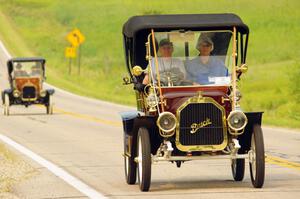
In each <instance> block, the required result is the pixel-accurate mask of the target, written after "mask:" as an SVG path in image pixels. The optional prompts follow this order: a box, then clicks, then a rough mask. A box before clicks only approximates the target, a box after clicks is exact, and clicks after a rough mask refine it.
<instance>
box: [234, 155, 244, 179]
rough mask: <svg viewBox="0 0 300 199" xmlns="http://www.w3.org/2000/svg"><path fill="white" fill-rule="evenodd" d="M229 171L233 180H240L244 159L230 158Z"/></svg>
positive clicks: (242, 177) (242, 176)
mask: <svg viewBox="0 0 300 199" xmlns="http://www.w3.org/2000/svg"><path fill="white" fill-rule="evenodd" d="M231 171H232V176H233V179H234V180H235V181H242V180H243V179H244V174H245V159H232V160H231Z"/></svg>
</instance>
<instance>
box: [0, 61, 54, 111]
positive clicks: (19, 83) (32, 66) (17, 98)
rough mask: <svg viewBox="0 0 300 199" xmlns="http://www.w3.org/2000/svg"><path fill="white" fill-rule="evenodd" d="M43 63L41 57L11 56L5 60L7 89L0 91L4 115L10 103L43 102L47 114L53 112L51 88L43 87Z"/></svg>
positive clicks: (26, 104)
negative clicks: (0, 92)
mask: <svg viewBox="0 0 300 199" xmlns="http://www.w3.org/2000/svg"><path fill="white" fill-rule="evenodd" d="M45 63H46V60H45V59H43V58H36V57H28V58H12V59H10V60H8V61H7V70H8V80H9V85H10V88H9V89H5V90H4V91H2V102H3V106H4V115H9V108H10V106H11V105H25V107H28V106H29V105H32V104H43V105H45V106H46V112H47V114H52V113H53V102H52V95H53V94H54V90H53V89H44V88H43V82H44V80H45Z"/></svg>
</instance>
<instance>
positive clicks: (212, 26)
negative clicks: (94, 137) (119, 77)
mask: <svg viewBox="0 0 300 199" xmlns="http://www.w3.org/2000/svg"><path fill="white" fill-rule="evenodd" d="M248 36H249V29H248V26H247V25H246V24H244V23H243V22H242V20H241V19H240V17H238V16H237V15H235V14H189V15H148V16H134V17H131V18H130V19H129V20H128V21H127V22H126V23H125V24H124V26H123V39H124V50H125V58H126V65H127V69H128V73H129V77H125V78H123V80H124V84H125V85H127V84H133V85H134V86H133V88H134V91H135V94H136V103H137V111H128V112H124V113H122V114H121V116H122V121H123V130H124V163H125V176H126V182H127V183H128V184H135V183H136V178H138V183H139V187H140V190H141V191H148V190H149V188H150V184H151V165H152V163H156V162H160V161H168V162H171V163H175V164H176V165H177V167H180V166H181V165H182V163H183V162H186V161H191V160H203V159H229V160H231V170H232V171H231V172H232V175H233V178H234V180H235V181H242V180H243V178H244V170H245V159H247V160H249V165H250V176H251V181H252V184H253V186H254V187H255V188H261V187H262V186H263V184H264V176H265V152H264V141H263V133H262V128H261V120H262V112H243V110H242V109H241V106H240V100H241V97H242V95H241V92H240V90H239V86H240V84H241V82H240V81H239V80H240V78H241V75H242V74H243V73H245V72H246V71H247V69H248V67H247V65H246V64H245V62H246V54H247V45H248ZM253 100H255V99H253Z"/></svg>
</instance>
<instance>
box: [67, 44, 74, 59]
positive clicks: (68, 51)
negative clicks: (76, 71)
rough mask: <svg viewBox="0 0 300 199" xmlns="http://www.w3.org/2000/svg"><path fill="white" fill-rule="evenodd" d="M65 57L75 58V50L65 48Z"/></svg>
mask: <svg viewBox="0 0 300 199" xmlns="http://www.w3.org/2000/svg"><path fill="white" fill-rule="evenodd" d="M65 57H67V58H75V57H76V48H75V47H66V50H65Z"/></svg>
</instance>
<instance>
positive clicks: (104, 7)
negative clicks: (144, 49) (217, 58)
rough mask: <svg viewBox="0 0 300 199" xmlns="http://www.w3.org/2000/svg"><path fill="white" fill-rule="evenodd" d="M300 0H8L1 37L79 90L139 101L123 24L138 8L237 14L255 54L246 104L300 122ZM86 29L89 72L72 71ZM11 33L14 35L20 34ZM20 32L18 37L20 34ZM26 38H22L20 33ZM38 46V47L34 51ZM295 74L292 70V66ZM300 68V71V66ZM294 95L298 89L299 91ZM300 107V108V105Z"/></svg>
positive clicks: (278, 121)
mask: <svg viewBox="0 0 300 199" xmlns="http://www.w3.org/2000/svg"><path fill="white" fill-rule="evenodd" d="M299 7H300V1H298V0H262V1H255V2H254V1H248V0H233V1H227V0H219V1H203V0H193V1H190V0H181V1H173V0H164V1H161V0H152V1H147V0H126V1H124V0H112V1H98V0H89V1H86V0H76V1H74V0H64V1H60V0H43V1H40V0H9V1H7V0H0V10H1V12H2V13H4V14H5V16H6V17H7V18H6V19H4V20H2V21H3V22H7V21H8V22H9V23H1V15H0V37H1V38H2V39H3V40H4V41H5V42H6V45H8V46H9V48H10V50H12V51H13V53H14V54H15V55H17V56H22V55H28V54H30V55H39V56H44V57H46V58H47V61H48V69H47V70H48V71H47V72H48V81H49V82H50V83H52V84H55V85H56V86H59V87H62V88H64V89H67V90H71V91H73V92H75V93H78V94H82V95H87V96H92V97H96V98H99V99H104V100H108V101H114V102H118V103H123V104H131V105H133V104H134V103H135V102H134V101H135V100H134V99H135V97H134V93H133V92H132V87H131V86H123V85H122V77H123V76H125V75H126V69H125V62H124V55H123V46H122V34H121V32H122V25H123V24H124V22H125V21H126V20H127V19H128V18H129V17H131V16H133V15H143V14H175V13H228V12H231V13H236V14H238V15H239V16H240V17H241V18H242V19H243V21H244V22H245V23H246V24H247V25H248V26H249V27H250V40H249V49H248V56H247V61H248V65H249V73H248V74H246V75H245V76H244V77H243V78H244V80H243V81H242V84H241V86H242V88H241V90H242V92H243V94H244V98H243V107H244V109H245V110H247V111H255V110H263V111H265V116H266V117H265V119H266V120H265V121H266V122H267V123H269V124H274V125H283V126H291V127H298V128H300V119H299V118H298V117H295V115H296V114H293V110H299V98H300V97H299V87H300V82H299V81H300V80H299V75H297V74H299V63H298V64H295V63H296V62H295V61H293V60H295V58H298V57H299V55H300V48H299V47H298V46H297V45H298V44H299V43H300V26H299V21H300V12H299V11H298V10H299V9H298V8H299ZM75 27H77V28H79V29H80V30H81V31H82V32H83V34H84V35H85V36H86V42H85V43H84V44H83V46H82V70H81V71H82V74H81V75H80V76H79V75H77V73H76V70H77V69H76V67H74V68H73V73H72V75H71V76H69V75H68V74H67V71H68V70H67V65H68V62H67V60H66V59H65V58H64V48H65V47H66V46H68V45H69V44H68V43H67V42H66V41H65V36H66V34H67V33H68V32H69V31H71V30H72V29H73V28H75ZM10 35H14V36H13V39H12V38H11V37H10ZM15 38H16V39H15ZM18 38H19V39H18ZM28 49H30V50H28ZM29 52H30V53H29ZM294 65H297V66H298V70H297V69H293V72H295V73H293V77H292V76H290V72H289V71H290V68H291V67H293V66H294ZM296 71H298V72H297V73H296ZM291 94H292V95H291ZM299 112H300V111H299Z"/></svg>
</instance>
